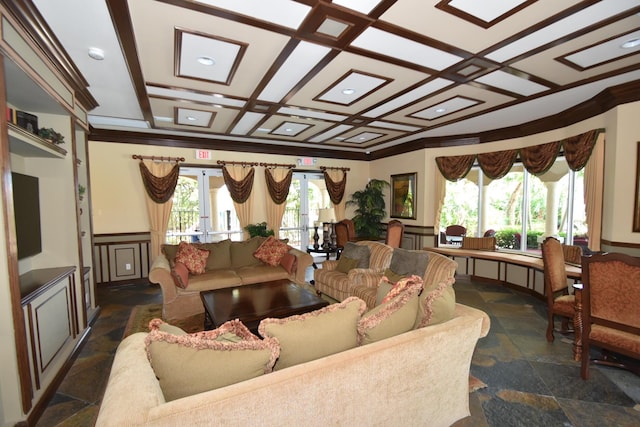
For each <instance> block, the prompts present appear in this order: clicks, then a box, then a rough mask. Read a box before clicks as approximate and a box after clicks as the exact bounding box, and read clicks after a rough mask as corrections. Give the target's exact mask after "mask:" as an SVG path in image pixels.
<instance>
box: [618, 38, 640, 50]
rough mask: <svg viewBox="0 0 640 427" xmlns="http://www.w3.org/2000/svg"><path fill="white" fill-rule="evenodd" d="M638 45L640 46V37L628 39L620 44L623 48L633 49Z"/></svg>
mask: <svg viewBox="0 0 640 427" xmlns="http://www.w3.org/2000/svg"><path fill="white" fill-rule="evenodd" d="M636 46H640V39H632V40H627V41H626V42H624V43H622V44H621V45H620V47H621V48H623V49H631V48H633V47H636Z"/></svg>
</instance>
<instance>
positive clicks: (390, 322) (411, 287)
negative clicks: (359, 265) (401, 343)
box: [358, 275, 424, 345]
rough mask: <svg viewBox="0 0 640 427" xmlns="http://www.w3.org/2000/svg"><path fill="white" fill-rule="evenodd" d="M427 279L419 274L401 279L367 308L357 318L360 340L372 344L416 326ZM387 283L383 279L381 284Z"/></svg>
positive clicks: (361, 342)
mask: <svg viewBox="0 0 640 427" xmlns="http://www.w3.org/2000/svg"><path fill="white" fill-rule="evenodd" d="M423 285H424V283H423V281H422V278H421V277H420V276H415V275H414V276H411V277H406V278H404V279H401V280H400V281H399V282H398V283H397V284H396V285H395V286H393V288H392V289H391V291H389V294H387V296H391V298H385V300H386V301H385V300H383V301H384V302H383V303H381V304H380V305H378V306H376V307H375V308H373V309H372V310H370V311H369V312H367V313H366V314H365V315H364V316H362V319H360V321H359V322H358V343H359V344H360V345H364V344H370V343H372V342H376V341H380V340H383V339H386V338H389V337H392V336H395V335H399V334H402V333H405V332H407V331H410V330H411V329H413V325H414V322H415V320H416V313H417V312H418V303H419V297H418V295H419V294H420V291H421V290H422V287H423ZM382 286H384V285H383V283H381V284H380V287H382Z"/></svg>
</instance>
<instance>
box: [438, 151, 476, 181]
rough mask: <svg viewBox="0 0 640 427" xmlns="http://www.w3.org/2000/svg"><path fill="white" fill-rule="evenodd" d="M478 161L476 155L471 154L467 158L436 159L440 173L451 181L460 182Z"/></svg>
mask: <svg viewBox="0 0 640 427" xmlns="http://www.w3.org/2000/svg"><path fill="white" fill-rule="evenodd" d="M475 159H476V155H475V154H469V155H466V156H449V157H436V164H437V165H438V169H440V173H442V176H444V177H445V178H446V179H448V180H449V181H453V182H455V181H459V180H461V179H462V178H464V177H465V176H467V174H468V173H469V171H470V170H471V167H472V166H473V162H474V161H475Z"/></svg>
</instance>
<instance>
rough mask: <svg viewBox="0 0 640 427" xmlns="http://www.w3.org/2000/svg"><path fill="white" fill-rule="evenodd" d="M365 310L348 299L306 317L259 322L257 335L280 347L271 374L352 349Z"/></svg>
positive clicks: (359, 303)
mask: <svg viewBox="0 0 640 427" xmlns="http://www.w3.org/2000/svg"><path fill="white" fill-rule="evenodd" d="M365 309H366V304H365V302H364V301H362V300H361V299H360V298H356V297H349V298H347V299H345V300H344V301H342V302H341V303H337V304H331V305H329V306H327V307H324V308H321V309H319V310H315V311H312V312H309V313H305V314H301V315H295V316H290V317H287V318H284V319H271V318H269V319H264V320H262V321H261V322H260V325H259V326H258V332H259V333H260V335H262V336H263V337H265V338H267V337H271V338H276V339H277V340H278V342H279V343H280V357H279V358H278V361H277V363H276V366H275V367H274V370H280V369H284V368H288V367H289V366H294V365H297V364H300V363H305V362H308V361H310V360H315V359H318V358H320V357H324V356H328V355H330V354H334V353H339V352H341V351H345V350H349V349H351V348H354V347H356V346H357V345H358V333H357V328H356V326H357V324H358V320H360V316H362V313H364V311H365Z"/></svg>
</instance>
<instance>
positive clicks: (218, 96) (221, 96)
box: [213, 93, 224, 98]
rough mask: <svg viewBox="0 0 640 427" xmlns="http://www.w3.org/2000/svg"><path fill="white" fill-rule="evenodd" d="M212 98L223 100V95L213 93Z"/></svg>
mask: <svg viewBox="0 0 640 427" xmlns="http://www.w3.org/2000/svg"><path fill="white" fill-rule="evenodd" d="M213 97H214V98H224V95H223V94H221V93H214V94H213Z"/></svg>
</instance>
